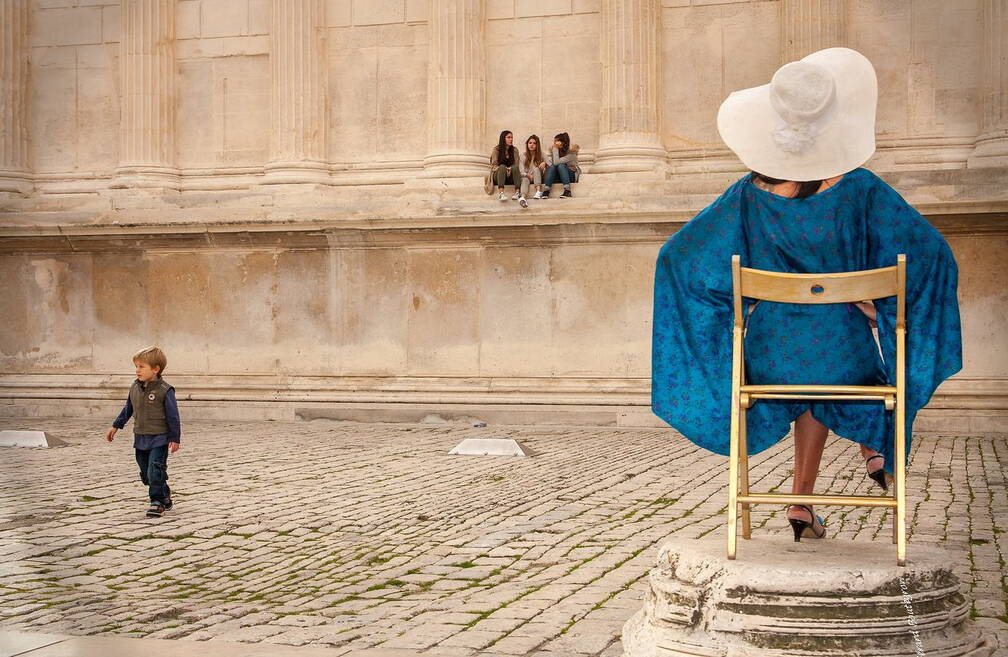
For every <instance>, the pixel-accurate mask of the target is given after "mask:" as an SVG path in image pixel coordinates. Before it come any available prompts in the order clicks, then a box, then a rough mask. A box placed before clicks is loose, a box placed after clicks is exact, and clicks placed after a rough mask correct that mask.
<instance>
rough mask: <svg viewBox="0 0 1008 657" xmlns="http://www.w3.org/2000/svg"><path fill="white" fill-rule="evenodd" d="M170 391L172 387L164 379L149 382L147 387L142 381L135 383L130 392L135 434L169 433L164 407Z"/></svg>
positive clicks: (138, 380)
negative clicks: (166, 396)
mask: <svg viewBox="0 0 1008 657" xmlns="http://www.w3.org/2000/svg"><path fill="white" fill-rule="evenodd" d="M169 390H171V386H170V385H168V384H167V383H166V382H165V380H164V379H154V380H153V381H149V382H147V387H144V384H143V382H142V381H140V379H137V380H136V381H134V382H133V387H131V388H130V392H129V398H130V403H131V404H133V433H139V434H146V435H157V434H162V433H168V423H167V422H166V421H165V410H164V407H165V395H167V394H168V391H169Z"/></svg>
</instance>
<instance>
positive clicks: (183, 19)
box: [175, 0, 201, 39]
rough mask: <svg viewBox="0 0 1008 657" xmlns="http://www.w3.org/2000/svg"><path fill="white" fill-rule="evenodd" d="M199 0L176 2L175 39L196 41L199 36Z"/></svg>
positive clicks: (179, 0)
mask: <svg viewBox="0 0 1008 657" xmlns="http://www.w3.org/2000/svg"><path fill="white" fill-rule="evenodd" d="M200 5H201V0H177V4H176V5H175V38H176V39H198V38H199V36H200V31H201V30H200Z"/></svg>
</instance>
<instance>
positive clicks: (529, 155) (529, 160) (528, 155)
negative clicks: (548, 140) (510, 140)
mask: <svg viewBox="0 0 1008 657" xmlns="http://www.w3.org/2000/svg"><path fill="white" fill-rule="evenodd" d="M530 141H534V142H535V145H536V149H535V153H533V152H531V151H530V150H529V147H528V144H529V142H530ZM542 161H543V154H542V144H541V143H540V142H539V135H529V138H528V139H526V140H525V163H526V164H527V165H528V166H539V163H540V162H542Z"/></svg>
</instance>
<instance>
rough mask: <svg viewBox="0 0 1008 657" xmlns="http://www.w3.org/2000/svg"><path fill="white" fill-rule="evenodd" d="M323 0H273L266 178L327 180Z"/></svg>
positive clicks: (269, 179)
mask: <svg viewBox="0 0 1008 657" xmlns="http://www.w3.org/2000/svg"><path fill="white" fill-rule="evenodd" d="M324 11H325V9H324V5H323V2H322V0H273V2H272V13H271V25H270V73H271V75H272V90H271V99H272V111H271V114H270V117H271V119H270V162H269V163H268V164H267V165H266V179H265V182H267V183H325V182H327V181H328V180H329V177H330V176H329V166H328V165H327V164H326V157H327V148H326V120H327V118H326V105H327V103H326V53H325V48H324V43H325V40H324V34H325V18H324V17H325V14H324Z"/></svg>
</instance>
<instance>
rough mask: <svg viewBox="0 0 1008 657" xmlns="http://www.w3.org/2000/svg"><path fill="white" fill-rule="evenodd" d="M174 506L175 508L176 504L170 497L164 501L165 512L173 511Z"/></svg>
mask: <svg viewBox="0 0 1008 657" xmlns="http://www.w3.org/2000/svg"><path fill="white" fill-rule="evenodd" d="M173 506H175V503H174V502H172V501H171V498H170V497H169V498H168V499H167V500H165V501H164V510H165V512H166V513H167V512H168V511H171V510H172V507H173Z"/></svg>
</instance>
